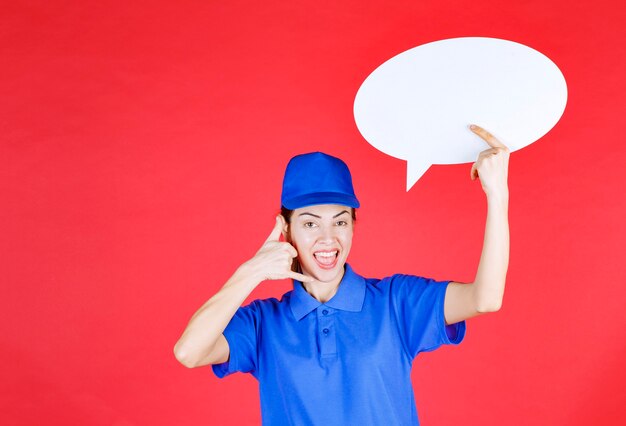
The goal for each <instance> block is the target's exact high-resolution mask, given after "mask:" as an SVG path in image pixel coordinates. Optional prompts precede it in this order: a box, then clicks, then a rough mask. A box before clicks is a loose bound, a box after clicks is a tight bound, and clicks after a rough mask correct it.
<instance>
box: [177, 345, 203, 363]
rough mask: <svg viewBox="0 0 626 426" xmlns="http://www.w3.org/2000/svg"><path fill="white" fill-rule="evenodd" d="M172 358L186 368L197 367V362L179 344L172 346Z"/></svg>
mask: <svg viewBox="0 0 626 426" xmlns="http://www.w3.org/2000/svg"><path fill="white" fill-rule="evenodd" d="M174 356H175V357H176V360H177V361H178V362H180V363H181V364H182V365H184V366H185V367H187V368H196V367H198V361H197V360H196V359H194V358H193V357H192V356H190V354H189V351H187V350H186V349H185V348H184V347H183V346H182V345H181V344H180V343H177V344H176V345H175V346H174Z"/></svg>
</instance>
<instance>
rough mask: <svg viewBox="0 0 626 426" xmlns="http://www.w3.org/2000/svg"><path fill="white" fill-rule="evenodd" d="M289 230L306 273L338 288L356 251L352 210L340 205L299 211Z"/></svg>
mask: <svg viewBox="0 0 626 426" xmlns="http://www.w3.org/2000/svg"><path fill="white" fill-rule="evenodd" d="M286 229H287V233H286V238H287V240H288V241H290V242H291V244H292V245H293V246H294V247H295V248H296V250H298V262H299V263H300V268H301V269H302V273H303V274H304V275H307V276H310V277H313V278H315V279H316V280H317V281H320V282H323V283H330V284H338V283H339V281H341V278H342V277H343V272H344V265H345V263H346V260H347V258H348V254H349V253H350V248H351V247H352V235H353V232H354V221H353V219H352V209H351V208H350V207H346V206H341V205H336V204H322V205H317V206H309V207H303V208H300V209H296V210H294V211H293V213H292V215H291V220H290V224H289V225H288V226H287V228H286Z"/></svg>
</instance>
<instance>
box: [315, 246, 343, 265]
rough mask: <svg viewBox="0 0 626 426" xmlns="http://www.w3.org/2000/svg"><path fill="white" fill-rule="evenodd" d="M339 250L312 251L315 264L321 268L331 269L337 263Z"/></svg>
mask: <svg viewBox="0 0 626 426" xmlns="http://www.w3.org/2000/svg"><path fill="white" fill-rule="evenodd" d="M338 255H339V250H331V251H316V252H315V253H313V257H315V261H316V262H317V265H318V266H319V267H320V268H322V269H332V268H334V267H335V265H336V264H337V258H338V257H339V256H338Z"/></svg>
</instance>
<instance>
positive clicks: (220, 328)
mask: <svg viewBox="0 0 626 426" xmlns="http://www.w3.org/2000/svg"><path fill="white" fill-rule="evenodd" d="M260 281H261V280H259V279H258V278H256V277H255V276H254V274H252V273H251V271H249V270H248V269H247V268H246V265H245V264H244V265H242V266H240V267H239V268H238V269H237V271H236V272H235V273H234V274H233V276H232V277H230V279H229V280H228V281H227V282H226V284H224V286H223V287H222V288H221V289H220V290H219V291H218V292H217V293H216V294H215V295H214V296H213V297H211V298H210V299H209V300H208V301H207V302H206V303H205V304H204V305H202V307H200V309H198V311H197V312H196V313H195V314H194V315H193V316H192V317H191V320H189V324H188V325H187V327H186V328H185V331H184V332H183V334H182V336H181V337H180V339H179V340H178V342H177V343H176V345H175V346H174V354H175V355H176V358H177V359H178V360H179V361H180V362H181V363H183V364H185V365H194V364H197V363H198V362H200V361H202V360H204V359H206V358H207V357H208V356H210V354H211V351H212V350H213V348H214V346H215V344H216V342H217V340H218V338H219V337H220V336H221V335H222V333H223V332H224V329H225V328H226V326H227V325H228V323H229V322H230V320H231V319H232V318H233V316H234V315H235V312H237V309H238V308H239V307H240V306H241V305H242V304H243V302H244V301H245V300H246V298H247V297H248V296H249V295H250V293H251V292H252V290H254V288H255V287H256V286H257V285H258V284H259V283H260Z"/></svg>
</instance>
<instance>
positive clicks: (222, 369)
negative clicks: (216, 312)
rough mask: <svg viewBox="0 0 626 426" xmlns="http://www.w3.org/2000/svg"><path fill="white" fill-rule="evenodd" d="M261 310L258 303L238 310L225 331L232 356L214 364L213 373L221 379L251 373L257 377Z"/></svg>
mask: <svg viewBox="0 0 626 426" xmlns="http://www.w3.org/2000/svg"><path fill="white" fill-rule="evenodd" d="M258 324H259V309H258V306H257V304H256V302H252V303H251V304H250V305H248V306H244V307H241V308H239V309H237V312H235V315H234V316H233V318H232V319H231V320H230V322H229V323H228V325H227V326H226V329H225V330H224V333H223V334H224V337H225V338H226V341H228V346H229V349H230V351H229V352H230V355H229V358H228V361H226V362H224V363H222V364H213V365H212V368H213V373H214V374H215V375H216V376H217V377H219V378H220V379H221V378H223V377H225V376H228V375H229V374H232V373H236V372H238V371H239V372H242V373H251V374H252V375H253V376H255V377H256V371H257V360H258V357H257V353H258V351H257V340H258V333H257V330H258Z"/></svg>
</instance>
